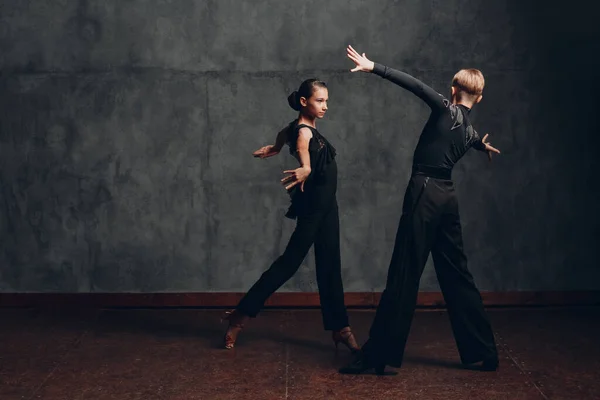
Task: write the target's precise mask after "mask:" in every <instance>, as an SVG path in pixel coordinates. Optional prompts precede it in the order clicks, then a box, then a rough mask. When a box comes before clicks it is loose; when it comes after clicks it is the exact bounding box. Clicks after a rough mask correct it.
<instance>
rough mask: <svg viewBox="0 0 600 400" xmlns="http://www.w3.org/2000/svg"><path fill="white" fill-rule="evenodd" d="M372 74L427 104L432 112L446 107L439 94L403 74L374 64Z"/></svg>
mask: <svg viewBox="0 0 600 400" xmlns="http://www.w3.org/2000/svg"><path fill="white" fill-rule="evenodd" d="M372 73H374V74H376V75H379V76H381V77H382V78H384V79H387V80H388V81H390V82H393V83H395V84H396V85H398V86H400V87H402V88H404V89H406V90H409V91H411V92H412V93H413V94H415V95H416V96H418V97H419V98H420V99H421V100H423V101H424V102H425V103H427V105H428V106H429V107H430V108H431V110H432V111H437V110H441V109H443V108H445V107H446V103H444V97H443V96H442V95H441V94H439V93H438V92H436V91H435V90H433V89H432V88H431V87H429V86H427V85H426V84H424V83H423V82H421V81H420V80H418V79H416V78H414V77H413V76H411V75H409V74H407V73H405V72H402V71H398V70H396V69H393V68H389V67H386V66H385V65H381V64H378V63H374V65H373V71H372Z"/></svg>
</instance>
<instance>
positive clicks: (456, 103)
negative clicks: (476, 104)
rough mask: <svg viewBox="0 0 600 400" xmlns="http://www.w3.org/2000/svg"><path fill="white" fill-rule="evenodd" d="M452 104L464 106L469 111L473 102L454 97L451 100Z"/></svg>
mask: <svg viewBox="0 0 600 400" xmlns="http://www.w3.org/2000/svg"><path fill="white" fill-rule="evenodd" d="M452 104H455V105H461V106H464V107H466V108H467V109H468V110H469V111H471V109H472V108H473V103H469V102H466V101H462V100H461V101H457V100H456V99H453V100H452Z"/></svg>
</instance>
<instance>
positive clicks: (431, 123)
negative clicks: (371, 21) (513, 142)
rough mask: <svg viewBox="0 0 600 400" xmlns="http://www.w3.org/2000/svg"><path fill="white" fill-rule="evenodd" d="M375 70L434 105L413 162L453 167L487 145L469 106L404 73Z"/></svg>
mask: <svg viewBox="0 0 600 400" xmlns="http://www.w3.org/2000/svg"><path fill="white" fill-rule="evenodd" d="M373 73H374V74H377V75H379V76H381V77H382V78H385V79H387V80H389V81H390V82H393V83H395V84H397V85H399V86H401V87H403V88H404V89H407V90H409V91H411V92H412V93H414V94H415V95H416V96H418V97H419V98H420V99H421V100H423V101H424V102H425V103H427V105H428V106H429V108H431V114H430V116H429V120H428V121H427V123H426V124H425V127H424V128H423V132H422V133H421V137H420V138H419V142H418V144H417V147H416V149H415V152H414V156H413V165H423V166H427V167H435V168H443V169H448V170H452V167H454V165H455V164H456V163H457V162H458V160H460V158H461V157H462V156H463V155H465V153H466V152H467V151H468V150H469V148H471V147H474V148H475V149H477V150H481V151H483V150H485V145H484V144H483V143H482V141H481V138H480V137H479V135H478V134H477V132H476V131H475V129H473V126H472V125H471V121H470V119H469V113H470V111H471V110H470V109H469V108H467V107H465V106H463V105H462V104H458V105H456V104H452V103H451V102H450V101H449V100H448V99H446V98H445V97H444V96H442V95H441V94H439V93H438V92H436V91H435V90H433V89H432V88H430V87H429V86H427V85H425V84H424V83H423V82H421V81H419V80H418V79H416V78H414V77H412V76H410V75H408V74H406V73H404V72H401V71H398V70H395V69H392V68H389V67H386V66H384V65H381V64H377V63H375V67H374V69H373Z"/></svg>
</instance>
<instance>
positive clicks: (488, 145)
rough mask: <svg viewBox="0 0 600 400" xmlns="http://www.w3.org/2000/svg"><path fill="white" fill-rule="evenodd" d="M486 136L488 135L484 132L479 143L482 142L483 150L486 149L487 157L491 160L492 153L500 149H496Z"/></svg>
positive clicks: (498, 152)
mask: <svg viewBox="0 0 600 400" xmlns="http://www.w3.org/2000/svg"><path fill="white" fill-rule="evenodd" d="M488 136H489V134H488V133H486V134H485V136H484V137H483V139H481V143H483V144H484V145H485V150H484V151H487V153H488V158H489V159H490V161H492V153H496V154H500V150H498V149H497V148H495V147H492V146H491V143H490V142H487V141H486V140H487V137H488Z"/></svg>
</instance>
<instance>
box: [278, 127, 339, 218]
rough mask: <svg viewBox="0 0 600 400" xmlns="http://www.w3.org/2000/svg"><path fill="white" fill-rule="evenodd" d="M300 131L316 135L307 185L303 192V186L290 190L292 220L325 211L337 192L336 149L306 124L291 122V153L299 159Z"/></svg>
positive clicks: (309, 146)
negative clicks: (304, 130) (306, 129)
mask: <svg viewBox="0 0 600 400" xmlns="http://www.w3.org/2000/svg"><path fill="white" fill-rule="evenodd" d="M301 128H308V129H310V130H311V132H312V135H313V137H312V138H311V139H310V141H309V143H308V153H309V155H310V167H311V173H310V175H309V176H308V178H307V179H306V182H305V183H304V192H302V191H301V190H300V184H298V185H296V186H294V187H292V188H291V189H290V190H289V191H288V194H289V195H290V198H291V205H290V208H289V209H288V211H287V213H286V215H285V216H286V217H288V218H291V219H295V218H296V217H297V216H301V215H306V214H309V213H313V212H321V211H326V210H327V208H328V207H329V206H330V205H331V202H332V200H333V199H335V192H336V190H337V164H336V162H335V156H336V150H335V148H334V147H333V146H332V145H331V143H329V141H327V139H325V137H324V136H323V135H321V134H320V133H319V131H318V130H316V129H315V128H313V127H310V126H308V125H305V124H298V121H294V122H292V123H291V124H290V129H289V130H288V134H287V144H288V146H289V148H290V154H291V155H293V156H294V157H295V158H296V159H298V158H299V157H298V154H297V152H298V149H297V143H298V134H299V131H300V129H301Z"/></svg>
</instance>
